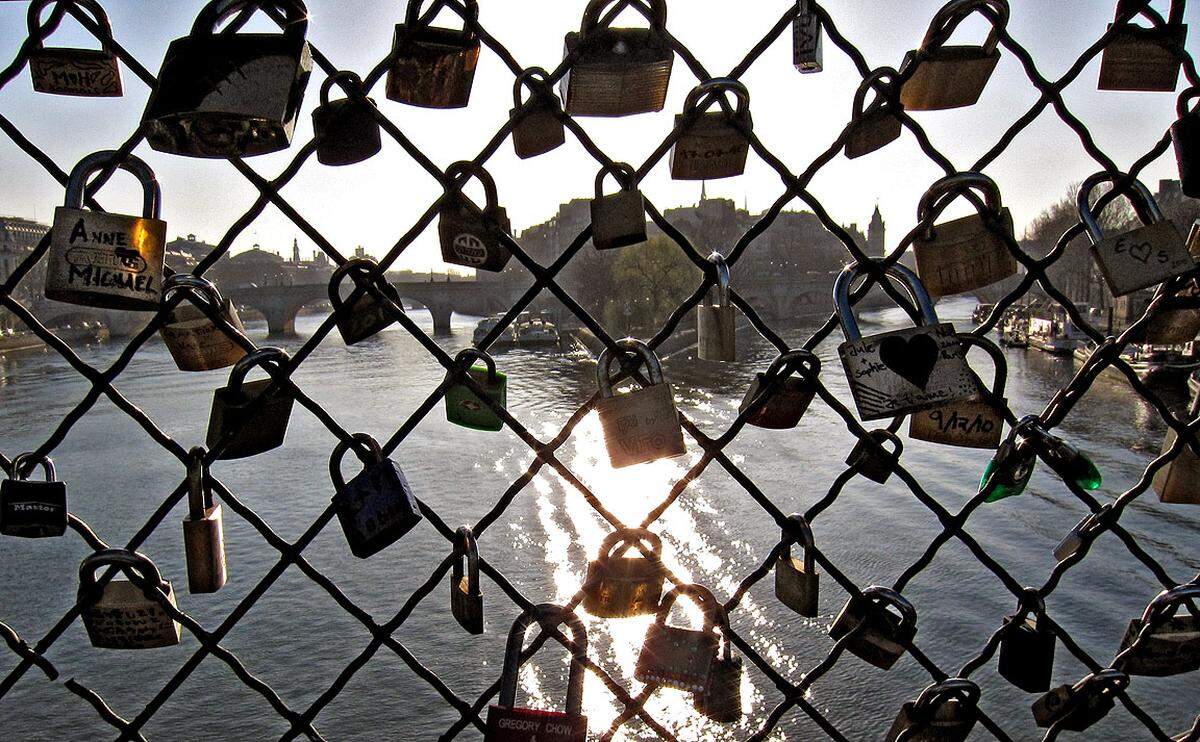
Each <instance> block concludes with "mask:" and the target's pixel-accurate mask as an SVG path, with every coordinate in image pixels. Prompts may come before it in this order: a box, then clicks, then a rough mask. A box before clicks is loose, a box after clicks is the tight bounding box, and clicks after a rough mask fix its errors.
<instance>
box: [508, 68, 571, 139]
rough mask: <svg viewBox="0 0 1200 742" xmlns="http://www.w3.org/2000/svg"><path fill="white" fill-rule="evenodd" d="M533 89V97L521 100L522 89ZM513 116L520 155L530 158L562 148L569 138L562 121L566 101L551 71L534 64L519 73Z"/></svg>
mask: <svg viewBox="0 0 1200 742" xmlns="http://www.w3.org/2000/svg"><path fill="white" fill-rule="evenodd" d="M525 88H528V89H529V100H528V101H524V102H522V101H521V91H522V90H523V89H525ZM508 117H509V118H510V119H512V122H513V126H512V141H513V150H514V151H515V152H516V153H517V157H520V158H521V159H522V160H527V159H529V158H530V157H537V156H538V155H544V154H546V153H547V152H550V151H552V150H555V149H558V148H559V147H561V146H562V145H563V144H565V143H566V141H567V132H566V129H565V128H564V127H563V122H562V118H561V117H562V104H561V103H560V102H559V100H558V96H557V95H555V94H554V88H553V87H552V86H551V85H550V73H549V72H547V71H546V70H544V69H542V68H541V67H530V68H529V69H527V70H525V71H524V72H522V73H521V74H520V75H517V81H516V82H515V83H513V110H512V111H511V112H510V113H509V115H508Z"/></svg>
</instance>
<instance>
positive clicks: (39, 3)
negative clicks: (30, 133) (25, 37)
mask: <svg viewBox="0 0 1200 742" xmlns="http://www.w3.org/2000/svg"><path fill="white" fill-rule="evenodd" d="M57 4H58V0H34V2H32V3H30V4H29V15H28V24H29V38H30V39H36V41H34V42H33V47H32V48H31V49H30V50H29V77H30V79H31V80H32V81H33V89H34V90H35V91H37V92H39V93H52V94H54V95H79V96H84V97H88V98H118V97H120V96H121V93H122V89H121V65H120V64H119V63H118V62H117V55H116V54H114V53H113V52H111V51H109V50H108V49H104V48H100V49H68V48H64V47H52V48H46V47H44V46H43V40H42V39H41V33H40V27H41V20H42V13H43V12H44V11H45V9H46V8H47V7H49V6H50V5H55V6H57ZM70 4H71V5H73V6H75V7H76V8H79V9H80V10H81V11H83V12H85V13H87V14H88V15H90V16H91V17H92V20H94V21H95V22H96V25H98V26H100V28H102V29H104V36H105V37H107V38H109V39H111V38H112V25H111V24H110V23H109V22H108V14H107V13H105V12H104V8H102V7H100V3H98V2H96V0H72V2H71V3H70ZM101 43H102V44H103V41H101Z"/></svg>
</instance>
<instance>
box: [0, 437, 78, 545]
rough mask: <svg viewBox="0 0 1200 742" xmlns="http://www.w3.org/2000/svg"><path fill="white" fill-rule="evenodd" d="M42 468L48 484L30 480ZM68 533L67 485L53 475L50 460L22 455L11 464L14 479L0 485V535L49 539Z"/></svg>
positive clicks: (28, 454) (31, 454) (45, 457)
mask: <svg viewBox="0 0 1200 742" xmlns="http://www.w3.org/2000/svg"><path fill="white" fill-rule="evenodd" d="M39 464H40V465H41V467H42V473H43V474H44V475H45V481H42V482H37V481H33V480H31V479H29V477H30V475H31V474H32V473H33V469H34V467H36V466H38V465H39ZM66 532H67V485H66V484H65V483H63V482H59V481H58V480H57V479H56V478H55V475H54V462H53V461H51V460H50V457H49V456H43V457H42V458H41V459H35V458H33V453H22V454H19V455H17V456H16V457H15V458H14V459H13V460H12V475H11V476H10V477H9V478H8V479H5V480H4V481H3V482H0V534H4V535H5V536H20V537H22V538H49V537H54V536H61V535H63V534H64V533H66Z"/></svg>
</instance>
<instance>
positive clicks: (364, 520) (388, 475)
mask: <svg viewBox="0 0 1200 742" xmlns="http://www.w3.org/2000/svg"><path fill="white" fill-rule="evenodd" d="M333 505H334V509H335V510H336V511H337V516H338V522H339V523H341V524H342V532H343V533H345V534H346V543H347V544H349V546H350V553H351V554H353V555H354V556H356V557H358V558H359V559H366V558H367V557H369V556H371V555H373V554H377V553H378V552H380V551H382V550H383V549H386V548H387V547H389V546H391V545H392V544H394V543H396V542H397V541H399V540H400V539H401V538H402V537H403V536H404V534H406V533H408V532H409V531H411V530H412V528H413V526H415V525H417V523H420V522H421V509H420V507H419V506H418V505H417V500H416V497H414V496H413V492H412V487H410V486H409V484H408V479H406V478H405V476H404V472H402V471H400V467H399V466H397V465H396V462H394V461H392V460H391V459H384V460H383V461H381V462H379V463H377V464H372V465H371V466H368V467H367V468H365V469H363V471H362V472H360V473H359V474H358V476H356V477H354V478H353V479H351V480H350V481H349V482H347V483H346V486H345V487H342V488H341V489H340V490H339V491H338V492H337V493H336V494H334V496H333Z"/></svg>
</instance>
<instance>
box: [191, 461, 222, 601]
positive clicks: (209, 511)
mask: <svg viewBox="0 0 1200 742" xmlns="http://www.w3.org/2000/svg"><path fill="white" fill-rule="evenodd" d="M188 456H189V457H190V459H191V461H189V462H188V476H187V480H188V517H187V518H186V519H185V520H184V521H183V553H184V557H185V559H186V561H187V574H188V592H191V593H215V592H216V591H218V590H220V589H221V588H222V587H224V586H225V581H226V580H227V579H228V576H229V573H228V571H227V569H226V566H225V526H224V521H223V519H222V516H221V506H220V505H218V504H217V503H216V502H214V501H213V496H212V489H210V488H209V485H208V466H207V465H206V464H205V463H204V457H205V451H204V449H203V448H199V447H197V448H193V449H192V450H191V452H190V453H189V454H188Z"/></svg>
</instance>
